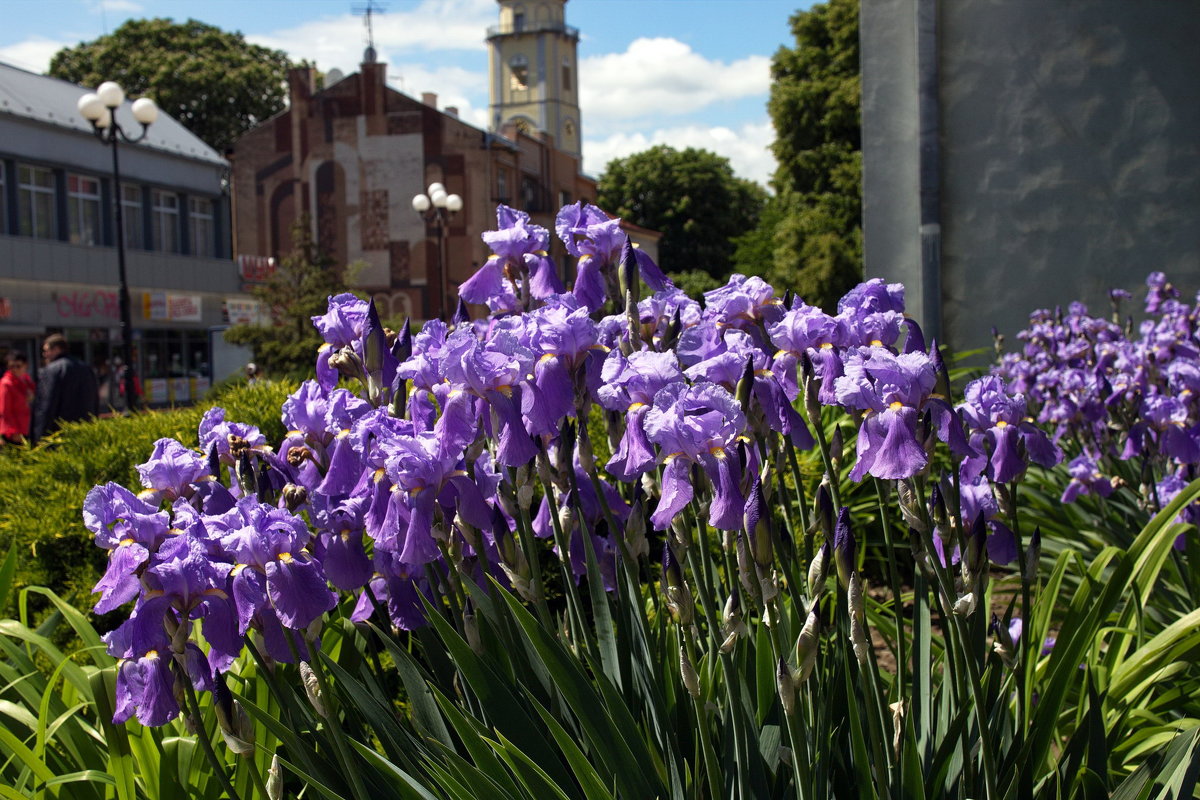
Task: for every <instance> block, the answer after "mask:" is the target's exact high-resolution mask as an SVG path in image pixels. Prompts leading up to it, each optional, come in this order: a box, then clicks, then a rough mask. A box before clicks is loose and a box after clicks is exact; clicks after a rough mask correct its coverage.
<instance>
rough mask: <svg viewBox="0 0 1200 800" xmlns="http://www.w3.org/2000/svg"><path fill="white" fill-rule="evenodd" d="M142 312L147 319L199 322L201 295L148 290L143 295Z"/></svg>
mask: <svg viewBox="0 0 1200 800" xmlns="http://www.w3.org/2000/svg"><path fill="white" fill-rule="evenodd" d="M142 314H143V315H144V316H145V318H146V319H153V320H163V321H171V322H199V321H200V320H201V318H202V317H201V304H200V295H198V294H167V293H166V292H146V293H145V294H143V295H142Z"/></svg>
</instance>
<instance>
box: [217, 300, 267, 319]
mask: <svg viewBox="0 0 1200 800" xmlns="http://www.w3.org/2000/svg"><path fill="white" fill-rule="evenodd" d="M225 316H226V319H227V320H228V322H229V324H230V325H260V324H262V304H261V303H259V302H258V301H257V300H241V299H235V298H232V297H228V298H226V299H225Z"/></svg>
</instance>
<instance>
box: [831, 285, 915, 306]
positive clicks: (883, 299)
mask: <svg viewBox="0 0 1200 800" xmlns="http://www.w3.org/2000/svg"><path fill="white" fill-rule="evenodd" d="M848 309H854V310H856V311H862V312H865V313H877V312H888V311H892V312H899V313H901V314H903V313H904V284H902V283H887V282H886V281H884V279H883V278H872V279H871V280H868V281H863V282H862V283H860V284H859V285H858V286H855V287H854V288H853V289H851V290H850V291H848V292H846V294H845V295H843V296H842V299H841V300H838V313H839V314H840V313H842V312H843V311H846V310H848Z"/></svg>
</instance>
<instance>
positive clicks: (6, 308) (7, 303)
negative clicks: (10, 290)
mask: <svg viewBox="0 0 1200 800" xmlns="http://www.w3.org/2000/svg"><path fill="white" fill-rule="evenodd" d="M11 316H12V301H11V300H9V299H8V298H7V297H0V319H8V318H9V317H11Z"/></svg>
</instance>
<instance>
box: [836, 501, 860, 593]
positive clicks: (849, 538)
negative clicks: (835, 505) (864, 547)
mask: <svg viewBox="0 0 1200 800" xmlns="http://www.w3.org/2000/svg"><path fill="white" fill-rule="evenodd" d="M857 550H858V543H857V542H856V541H855V539H854V532H853V531H852V530H850V509H848V508H845V507H843V508H842V510H841V511H839V512H838V521H837V527H836V529H835V530H834V533H833V551H834V552H833V555H834V563H835V564H837V572H838V582H839V583H841V584H842V588H846V587H848V586H849V585H850V573H851V572H853V571H854V570H855V568H856V565H857V562H856V556H857Z"/></svg>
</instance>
